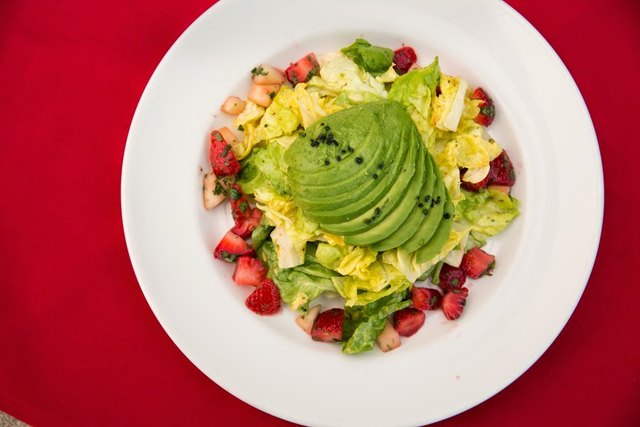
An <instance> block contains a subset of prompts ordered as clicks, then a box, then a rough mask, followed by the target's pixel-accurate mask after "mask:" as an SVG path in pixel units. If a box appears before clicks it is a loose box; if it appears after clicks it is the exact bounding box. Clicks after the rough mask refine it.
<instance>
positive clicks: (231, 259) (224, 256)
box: [220, 251, 238, 262]
mask: <svg viewBox="0 0 640 427" xmlns="http://www.w3.org/2000/svg"><path fill="white" fill-rule="evenodd" d="M220 258H222V259H223V260H225V261H227V262H236V261H237V260H238V255H235V254H232V253H229V252H227V251H222V252H220Z"/></svg>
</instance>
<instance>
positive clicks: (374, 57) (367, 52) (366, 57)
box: [340, 38, 393, 76]
mask: <svg viewBox="0 0 640 427" xmlns="http://www.w3.org/2000/svg"><path fill="white" fill-rule="evenodd" d="M340 51H341V52H342V53H344V54H345V55H346V56H347V57H349V58H350V59H351V60H352V61H353V62H355V63H356V64H358V65H359V66H360V67H362V69H364V70H365V71H366V72H368V73H369V74H371V75H372V76H378V75H381V74H384V73H385V72H386V71H387V70H388V69H389V68H390V67H391V65H392V64H393V50H391V49H389V48H386V47H380V46H373V45H372V44H371V43H369V42H368V41H366V40H365V39H360V38H358V39H356V41H355V42H353V44H351V45H350V46H347V47H345V48H343V49H341V50H340Z"/></svg>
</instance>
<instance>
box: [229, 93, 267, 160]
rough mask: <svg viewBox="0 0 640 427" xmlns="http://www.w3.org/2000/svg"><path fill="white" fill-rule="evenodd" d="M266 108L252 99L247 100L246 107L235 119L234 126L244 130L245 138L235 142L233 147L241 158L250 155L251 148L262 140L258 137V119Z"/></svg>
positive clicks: (236, 154)
mask: <svg viewBox="0 0 640 427" xmlns="http://www.w3.org/2000/svg"><path fill="white" fill-rule="evenodd" d="M264 111H265V110H264V108H262V107H260V106H259V105H258V104H255V103H253V102H251V101H247V105H246V106H245V107H244V110H243V111H242V113H240V114H238V116H237V117H236V118H235V120H234V121H233V126H234V127H235V128H236V129H238V130H242V131H243V135H244V136H243V138H242V141H241V142H240V143H239V144H235V145H234V146H233V147H232V149H233V153H234V154H235V156H236V157H237V158H238V159H239V160H241V159H244V158H245V157H247V156H248V155H249V153H250V152H251V149H252V148H253V147H254V146H255V145H256V144H257V143H258V142H260V140H259V139H258V138H257V137H256V127H257V126H258V121H259V120H260V118H262V116H263V115H264Z"/></svg>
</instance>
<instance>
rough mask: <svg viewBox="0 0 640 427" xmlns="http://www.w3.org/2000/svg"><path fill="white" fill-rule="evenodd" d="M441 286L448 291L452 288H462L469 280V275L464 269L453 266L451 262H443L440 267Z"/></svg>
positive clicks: (439, 284)
mask: <svg viewBox="0 0 640 427" xmlns="http://www.w3.org/2000/svg"><path fill="white" fill-rule="evenodd" d="M438 277H439V278H440V283H438V286H440V287H441V288H442V289H444V290H446V291H448V290H452V289H460V288H462V287H463V286H464V282H465V281H466V280H467V275H466V274H464V271H462V269H460V268H458V267H452V266H450V265H449V264H442V268H441V269H440V275H439V276H438Z"/></svg>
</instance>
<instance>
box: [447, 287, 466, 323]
mask: <svg viewBox="0 0 640 427" xmlns="http://www.w3.org/2000/svg"><path fill="white" fill-rule="evenodd" d="M468 295H469V290H468V289H467V288H462V289H460V290H456V291H451V292H447V293H446V294H444V296H443V297H442V311H444V317H446V318H447V319H449V320H456V319H457V318H458V317H460V315H461V314H462V310H464V305H465V304H466V302H467V296H468Z"/></svg>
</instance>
